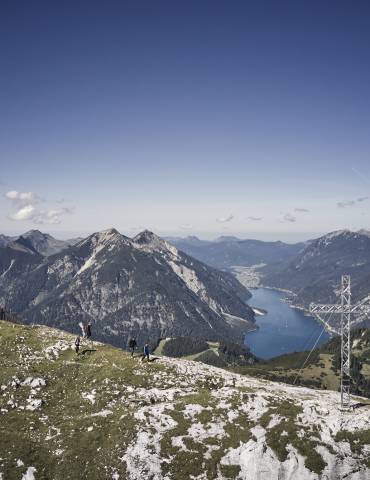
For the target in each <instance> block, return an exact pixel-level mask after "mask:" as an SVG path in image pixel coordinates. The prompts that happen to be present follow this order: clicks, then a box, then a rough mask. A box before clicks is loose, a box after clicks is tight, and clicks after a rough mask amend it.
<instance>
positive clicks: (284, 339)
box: [244, 287, 330, 359]
mask: <svg viewBox="0 0 370 480" xmlns="http://www.w3.org/2000/svg"><path fill="white" fill-rule="evenodd" d="M251 293H252V298H251V299H250V303H251V304H252V306H251V308H252V309H253V311H255V313H256V310H257V311H259V312H261V313H262V311H263V312H264V313H263V315H262V314H261V313H260V314H259V315H258V314H256V326H257V327H258V329H257V330H255V331H253V332H247V333H246V335H245V336H244V343H245V344H246V345H247V346H248V347H249V348H250V349H251V351H252V353H253V354H254V355H256V356H257V357H260V358H265V359H268V358H272V357H275V356H279V355H282V354H286V353H293V352H296V351H306V350H309V349H310V348H312V346H313V345H314V343H315V341H316V340H317V339H318V338H320V341H319V343H318V345H317V346H319V345H320V344H322V343H324V342H325V341H328V340H329V339H330V334H329V332H328V331H327V328H325V329H324V330H322V325H323V322H319V319H317V318H316V317H314V316H312V315H309V314H307V313H306V311H305V310H304V309H302V308H296V306H295V305H292V304H291V303H290V302H289V301H287V299H286V298H284V294H286V293H287V292H286V291H285V292H282V291H278V290H277V289H273V288H265V287H259V288H254V289H251Z"/></svg>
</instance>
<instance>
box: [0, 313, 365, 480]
mask: <svg viewBox="0 0 370 480" xmlns="http://www.w3.org/2000/svg"><path fill="white" fill-rule="evenodd" d="M73 347H74V337H73V336H72V335H70V334H67V333H64V332H61V331H58V330H55V329H52V328H49V327H45V326H40V327H32V328H31V327H27V326H22V325H12V324H10V323H7V322H2V321H0V364H1V365H2V366H3V367H4V368H1V369H0V451H1V460H0V478H3V479H13V478H14V479H19V478H27V479H29V478H34V479H35V480H39V479H44V478H45V479H50V478H53V479H60V478H69V479H71V480H74V479H81V478H89V479H91V480H101V479H102V478H104V479H112V480H117V479H118V480H121V479H124V480H126V479H130V480H142V479H143V478H148V479H149V478H150V479H151V480H189V479H190V478H192V479H194V480H214V479H218V480H256V479H261V480H338V479H342V478H343V479H344V478H345V479H346V480H368V479H369V478H370V464H369V454H370V446H369V445H370V430H369V425H370V405H369V404H366V402H367V400H366V399H362V398H359V397H354V398H353V401H354V404H355V405H356V407H357V408H355V409H354V410H352V411H347V412H341V411H340V410H339V400H340V399H339V394H338V393H336V392H330V391H316V390H312V389H309V388H299V387H293V386H288V385H285V384H282V383H274V382H269V381H263V380H257V379H253V378H250V377H247V376H241V375H237V374H233V373H230V372H227V371H224V370H220V369H218V368H215V367H211V366H207V365H203V364H201V363H197V362H191V361H186V360H177V359H169V358H166V357H159V358H157V360H156V361H152V362H149V363H142V362H141V361H140V358H139V357H140V355H138V356H134V357H131V356H130V355H129V354H127V353H125V352H122V351H121V350H119V349H116V348H113V347H111V346H108V345H103V344H101V343H98V342H93V343H89V344H88V345H85V344H83V345H82V347H81V350H80V354H79V355H76V353H75V352H74V348H73ZM23 475H25V476H23ZM27 475H28V476H27ZM31 475H32V476H31Z"/></svg>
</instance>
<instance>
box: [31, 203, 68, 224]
mask: <svg viewBox="0 0 370 480" xmlns="http://www.w3.org/2000/svg"><path fill="white" fill-rule="evenodd" d="M72 213H74V208H68V207H64V208H52V209H49V210H41V211H38V212H36V213H35V215H34V216H33V217H32V220H33V222H34V223H36V224H37V225H44V224H51V225H57V224H59V223H61V221H62V220H61V217H62V216H63V215H71V214H72Z"/></svg>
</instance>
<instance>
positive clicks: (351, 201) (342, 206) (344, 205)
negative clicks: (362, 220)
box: [337, 197, 369, 208]
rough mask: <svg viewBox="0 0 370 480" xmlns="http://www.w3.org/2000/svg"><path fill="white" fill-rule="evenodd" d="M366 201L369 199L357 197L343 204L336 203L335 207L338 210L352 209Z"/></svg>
mask: <svg viewBox="0 0 370 480" xmlns="http://www.w3.org/2000/svg"><path fill="white" fill-rule="evenodd" d="M368 199H369V197H359V198H356V199H355V200H347V201H345V202H337V207H338V208H346V207H353V206H355V205H356V204H357V203H362V202H365V201H366V200H368Z"/></svg>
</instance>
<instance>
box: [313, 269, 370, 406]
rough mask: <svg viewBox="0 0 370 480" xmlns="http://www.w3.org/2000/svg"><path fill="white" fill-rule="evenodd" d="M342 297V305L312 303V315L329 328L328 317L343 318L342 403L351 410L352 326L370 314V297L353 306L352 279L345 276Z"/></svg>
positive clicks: (341, 327)
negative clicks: (353, 320) (354, 319)
mask: <svg viewBox="0 0 370 480" xmlns="http://www.w3.org/2000/svg"><path fill="white" fill-rule="evenodd" d="M340 297H341V302H340V304H320V303H311V305H310V313H312V314H313V315H315V316H317V317H318V318H319V319H320V320H322V321H323V322H324V323H326V325H327V326H329V325H328V322H326V321H325V316H326V315H330V318H331V316H332V315H340V316H341V317H340V318H341V319H340V332H337V333H339V334H340V336H341V368H340V403H341V407H342V408H349V407H350V406H351V326H353V325H354V324H355V323H358V322H360V321H361V320H362V319H363V318H364V317H365V316H367V315H368V314H369V313H370V296H368V297H366V298H364V299H363V300H361V301H360V302H358V303H355V304H352V292H351V277H350V275H343V276H342V285H341V292H340ZM353 316H357V320H356V322H352V317H353ZM331 328H332V327H331ZM332 329H333V328H332Z"/></svg>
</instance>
